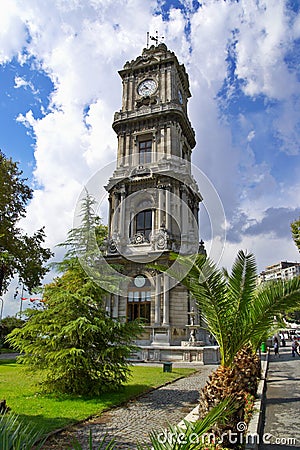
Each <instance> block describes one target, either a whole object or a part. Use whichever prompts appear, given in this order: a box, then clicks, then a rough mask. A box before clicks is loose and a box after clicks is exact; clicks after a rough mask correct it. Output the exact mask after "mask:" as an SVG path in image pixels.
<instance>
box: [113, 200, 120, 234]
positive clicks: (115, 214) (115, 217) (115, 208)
mask: <svg viewBox="0 0 300 450" xmlns="http://www.w3.org/2000/svg"><path fill="white" fill-rule="evenodd" d="M118 206H119V197H118V193H117V192H115V193H114V202H113V216H112V235H113V237H115V236H116V235H117V233H118V215H119V211H118Z"/></svg>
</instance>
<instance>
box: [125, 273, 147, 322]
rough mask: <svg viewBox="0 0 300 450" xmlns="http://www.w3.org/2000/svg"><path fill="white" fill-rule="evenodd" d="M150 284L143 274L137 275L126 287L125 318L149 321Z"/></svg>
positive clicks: (129, 320)
mask: <svg viewBox="0 0 300 450" xmlns="http://www.w3.org/2000/svg"><path fill="white" fill-rule="evenodd" d="M150 311H151V285H150V281H149V280H148V278H146V277H145V276H144V275H137V276H136V277H135V278H134V279H133V280H132V282H131V283H130V285H129V287H128V297H127V320H128V322H131V321H133V320H135V319H139V320H141V321H143V323H145V324H149V323H150Z"/></svg>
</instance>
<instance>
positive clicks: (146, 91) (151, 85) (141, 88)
mask: <svg viewBox="0 0 300 450" xmlns="http://www.w3.org/2000/svg"><path fill="white" fill-rule="evenodd" d="M156 88H157V84H156V81H154V80H151V79H150V78H148V79H147V80H144V81H142V82H141V83H140V84H139V85H138V89H137V91H138V94H139V95H142V96H143V97H147V96H148V95H151V94H153V92H154V91H155V90H156Z"/></svg>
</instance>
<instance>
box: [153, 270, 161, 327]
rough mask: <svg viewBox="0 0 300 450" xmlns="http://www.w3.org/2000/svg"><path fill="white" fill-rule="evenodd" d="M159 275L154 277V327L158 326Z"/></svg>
mask: <svg viewBox="0 0 300 450" xmlns="http://www.w3.org/2000/svg"><path fill="white" fill-rule="evenodd" d="M160 293H161V275H160V274H158V275H156V286H155V311H154V325H160Z"/></svg>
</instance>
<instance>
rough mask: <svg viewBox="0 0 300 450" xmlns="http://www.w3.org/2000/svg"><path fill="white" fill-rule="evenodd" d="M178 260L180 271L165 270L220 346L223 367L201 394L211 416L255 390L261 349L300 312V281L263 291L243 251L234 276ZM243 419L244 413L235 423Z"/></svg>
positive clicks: (204, 263)
mask: <svg viewBox="0 0 300 450" xmlns="http://www.w3.org/2000/svg"><path fill="white" fill-rule="evenodd" d="M173 259H175V260H176V261H175V264H174V265H173V266H172V267H175V269H173V268H169V269H166V268H162V267H159V269H160V270H164V271H167V272H168V273H169V274H170V275H171V276H173V277H174V278H175V279H177V280H178V281H180V282H181V283H182V284H183V285H185V286H186V287H187V289H188V290H189V291H190V293H191V294H192V295H193V296H194V298H195V300H196V303H197V304H198V306H199V307H201V312H202V313H203V314H204V316H205V318H206V321H207V327H208V330H209V332H210V333H212V334H213V335H214V336H215V338H216V340H217V341H218V344H219V346H220V358H221V361H220V366H219V368H218V369H217V370H216V371H215V372H214V373H213V374H212V375H211V376H210V380H209V381H208V383H207V384H206V386H205V387H204V389H203V390H202V392H201V405H200V408H201V411H202V413H203V414H205V413H206V412H207V411H209V410H210V409H211V408H212V407H213V406H214V405H216V404H217V403H218V402H219V401H220V399H223V398H224V397H227V396H230V395H233V396H235V397H236V398H238V399H241V400H242V398H243V397H245V393H246V394H248V393H252V394H253V393H254V392H255V389H256V380H257V375H258V369H257V364H258V358H257V356H256V350H257V348H258V346H259V345H260V342H261V341H262V339H263V337H264V336H266V334H268V333H269V331H270V330H271V329H272V327H273V326H274V316H277V315H279V314H281V313H282V311H288V310H291V309H297V308H299V303H300V278H295V279H293V280H289V281H286V282H281V281H278V282H274V283H268V284H265V285H261V286H260V287H257V286H256V273H257V267H256V263H255V258H254V256H253V254H245V253H244V252H243V251H239V252H238V255H237V257H236V260H235V262H234V264H233V267H232V271H231V274H228V273H226V272H224V270H221V269H218V268H217V267H216V266H215V264H214V263H213V262H212V261H210V260H209V259H206V258H205V257H204V256H203V255H197V256H196V257H195V256H179V255H175V254H174V255H173ZM186 273H187V275H185V274H186ZM253 391H254V392H253ZM242 419H243V417H242V411H240V412H239V413H238V415H237V416H236V418H235V420H236V421H239V420H242Z"/></svg>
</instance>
